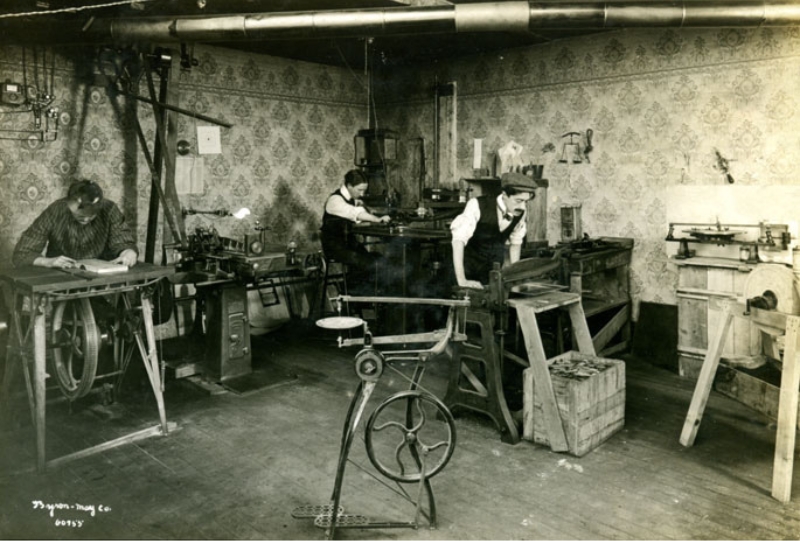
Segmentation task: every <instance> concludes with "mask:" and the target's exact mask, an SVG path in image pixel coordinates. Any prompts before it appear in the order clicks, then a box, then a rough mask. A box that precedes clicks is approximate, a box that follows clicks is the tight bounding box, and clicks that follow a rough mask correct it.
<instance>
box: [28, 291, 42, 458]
mask: <svg viewBox="0 0 800 541" xmlns="http://www.w3.org/2000/svg"><path fill="white" fill-rule="evenodd" d="M37 301H38V299H36V297H32V298H31V312H32V316H33V390H34V397H33V402H34V407H35V410H36V411H35V419H36V427H35V428H36V470H37V471H40V472H43V471H44V470H45V468H46V462H47V460H46V455H45V432H46V430H45V429H46V427H47V424H46V419H45V410H46V402H45V400H46V385H47V365H46V361H47V343H46V336H45V335H46V331H45V319H44V318H45V314H44V308H43V307H40V306H37ZM23 358H24V357H23Z"/></svg>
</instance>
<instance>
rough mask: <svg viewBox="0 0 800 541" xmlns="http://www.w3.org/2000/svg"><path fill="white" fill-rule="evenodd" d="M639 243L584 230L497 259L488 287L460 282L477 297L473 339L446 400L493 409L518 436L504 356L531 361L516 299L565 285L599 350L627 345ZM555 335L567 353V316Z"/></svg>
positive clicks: (457, 361) (504, 431)
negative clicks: (516, 256)
mask: <svg viewBox="0 0 800 541" xmlns="http://www.w3.org/2000/svg"><path fill="white" fill-rule="evenodd" d="M632 248H633V239H628V238H609V237H605V238H598V239H590V238H589V237H588V236H584V237H583V238H581V239H580V240H577V241H573V242H564V243H559V244H557V245H556V246H554V247H547V248H534V249H531V250H528V251H525V252H523V259H521V260H520V261H518V262H516V263H514V264H513V265H509V266H506V267H505V268H502V269H500V268H499V266H497V265H496V266H495V269H494V270H492V271H491V272H490V276H489V283H488V285H486V286H485V287H484V289H482V290H477V289H470V288H458V287H457V288H455V294H456V296H457V297H459V298H463V299H469V300H470V309H469V310H468V313H467V335H468V336H469V338H470V339H469V340H468V341H467V342H466V343H463V344H456V345H455V346H454V359H453V362H452V363H451V365H450V376H449V383H448V390H447V394H446V396H445V399H444V402H445V404H446V405H447V406H448V408H450V409H451V410H457V409H458V408H464V409H468V410H472V411H476V412H479V413H483V414H486V415H488V416H489V417H490V418H491V419H492V420H493V421H494V423H495V425H496V426H497V428H498V429H499V431H500V434H501V439H502V440H503V441H504V442H506V443H511V444H516V443H518V442H519V440H520V432H519V427H518V420H517V419H515V416H514V415H513V414H512V411H511V409H510V408H509V406H508V403H507V401H506V392H505V390H504V385H503V376H504V361H505V359H509V360H512V361H514V362H515V363H516V364H518V365H521V366H523V367H527V366H528V364H529V362H528V360H527V359H525V358H524V353H523V355H522V356H521V355H520V354H519V353H518V350H519V346H520V340H519V337H518V334H519V333H518V332H514V333H513V334H512V333H511V332H510V328H511V324H512V323H513V324H514V325H515V326H516V321H515V320H514V318H513V316H512V317H510V312H511V311H510V310H509V301H510V300H511V301H512V302H513V300H514V299H519V298H526V297H538V298H541V299H543V300H544V299H546V298H547V296H548V295H551V296H552V293H554V292H559V291H570V292H572V293H578V294H581V303H582V305H583V308H584V312H585V314H586V319H587V320H588V321H589V324H590V328H591V329H592V331H593V332H592V342H593V344H594V347H595V349H596V350H597V351H598V352H601V351H602V352H604V353H611V352H613V351H619V350H621V349H624V348H625V347H626V346H627V342H628V341H629V339H630V293H629V284H628V276H627V275H628V265H629V264H630V260H631V254H632ZM550 336H551V338H552V340H551V342H552V343H551V344H549V345H550V348H551V349H552V350H553V351H554V352H555V353H562V352H563V351H564V349H565V346H564V340H565V332H564V329H563V328H562V325H561V320H560V318H559V319H556V321H555V322H553V329H551V332H550ZM567 338H572V339H574V337H567ZM567 349H569V348H567ZM523 350H524V347H523Z"/></svg>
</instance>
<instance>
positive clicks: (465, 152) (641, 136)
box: [379, 29, 800, 313]
mask: <svg viewBox="0 0 800 541" xmlns="http://www.w3.org/2000/svg"><path fill="white" fill-rule="evenodd" d="M799 61H800V29H761V30H743V29H714V30H676V29H661V30H625V31H617V32H613V33H606V34H597V35H593V36H589V37H583V38H580V39H571V40H564V41H555V42H552V43H549V44H547V45H540V46H533V47H527V48H519V49H513V50H507V51H504V52H503V53H501V54H486V55H483V56H478V57H474V58H469V59H464V60H458V61H455V62H452V63H449V64H447V65H435V66H429V67H428V68H427V69H419V68H415V69H413V70H407V71H396V72H393V73H391V74H385V77H384V78H383V79H382V81H381V85H379V88H380V89H381V94H379V95H380V96H381V100H380V102H381V103H382V104H383V107H381V108H380V115H379V116H380V118H381V122H382V123H383V125H384V126H391V127H393V128H395V129H397V130H399V131H400V132H401V134H402V137H403V138H405V139H406V140H411V139H413V138H418V137H424V138H425V140H426V142H430V141H431V140H432V139H433V130H432V127H431V119H432V118H433V101H434V98H433V84H434V81H435V80H437V79H438V81H440V82H450V81H454V82H456V86H457V93H458V105H457V107H458V110H457V117H458V119H457V141H458V145H457V151H456V152H457V156H456V158H457V174H456V175H455V176H450V177H449V178H447V177H441V178H440V183H441V184H442V185H444V186H445V187H458V179H460V178H462V177H470V176H472V159H473V139H474V138H480V139H483V150H484V152H483V165H484V166H486V165H487V164H488V163H490V159H491V153H492V152H495V151H496V150H497V149H499V148H501V147H502V146H503V145H505V144H506V143H507V142H509V141H515V142H517V143H518V144H520V145H522V146H523V147H524V149H525V150H524V152H523V155H522V158H523V161H524V163H540V164H545V170H544V176H545V177H546V178H548V179H549V181H550V187H549V189H548V193H547V198H548V207H549V210H548V237H549V240H550V242H551V243H554V242H558V241H559V240H560V239H559V235H560V229H559V208H560V207H561V206H562V205H574V204H580V205H582V218H583V230H584V231H585V232H588V233H589V234H590V235H591V236H592V237H599V236H621V237H633V238H635V239H636V246H635V249H634V257H633V264H632V272H631V285H632V290H633V295H634V299H635V301H636V310H635V313H638V301H642V300H644V301H651V302H659V303H669V304H674V303H675V296H674V290H675V287H676V285H677V276H676V268H675V266H674V265H671V264H669V263H668V260H667V252H666V245H667V243H666V242H665V241H664V237H665V236H666V233H667V221H666V214H667V213H666V210H667V209H666V203H667V199H666V189H667V187H669V186H675V185H681V184H685V185H720V186H722V185H724V184H725V180H724V177H723V175H722V173H721V172H720V171H719V170H718V169H716V168H715V167H714V166H715V164H716V160H715V155H714V149H715V148H716V149H718V150H719V151H720V153H721V154H723V155H724V156H725V157H726V158H729V159H730V168H731V173H732V175H733V177H734V178H735V179H736V182H737V185H756V186H757V185H775V184H778V185H786V186H787V187H788V186H789V185H793V186H800V179H798V177H797V176H796V175H795V174H794V167H795V166H796V163H797V160H798V158H799V157H800V152H799V151H798V150H799V149H800V133H799V132H798V131H797V129H796V124H797V117H798V105H799V104H800V102H799V101H798V97H797V92H796V89H797V88H799V87H798V83H800V69H798V68H800V62H799ZM587 129H592V131H593V139H592V143H593V147H594V149H593V151H592V152H591V153H590V155H589V157H590V160H591V163H586V162H584V163H581V164H573V163H569V164H561V163H559V162H558V158H559V157H560V154H561V150H562V148H563V144H564V143H565V142H566V141H567V140H568V139H563V138H562V135H564V134H565V133H567V132H571V131H576V132H585V131H586V130H587ZM547 143H552V144H553V145H554V146H555V148H556V151H555V152H549V153H543V152H542V148H543V147H544V146H545V145H546V144H547ZM403 150H406V149H405V148H403ZM426 156H427V157H428V158H430V156H431V153H430V151H429V150H428V151H427V152H426ZM406 158H407V157H406ZM442 159H444V160H446V159H448V157H447V156H443V158H442ZM407 161H408V160H407V159H406V162H407ZM431 170H432V164H431V165H429V166H428V171H431ZM442 170H445V168H442ZM396 178H397V179H398V180H399V179H401V178H404V175H403V174H398V175H396ZM405 178H408V177H407V176H405ZM412 186H413V185H409V184H406V185H405V186H403V188H402V189H403V190H406V191H408V190H411V189H412ZM707 205H708V212H707V213H706V212H703V215H702V216H698V217H697V218H696V219H697V220H698V221H704V220H708V218H709V216H714V215H715V214H717V215H720V218H721V219H722V220H723V222H724V220H725V218H724V209H720V208H719V207H718V206H716V205H715V202H714V201H708V202H707ZM775 205H781V201H775ZM798 214H800V212H798ZM765 215H766V216H769V209H754V215H753V223H757V221H758V220H759V219H761V218H763V217H764V216H765ZM673 247H674V245H673Z"/></svg>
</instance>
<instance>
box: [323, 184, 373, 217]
mask: <svg viewBox="0 0 800 541" xmlns="http://www.w3.org/2000/svg"><path fill="white" fill-rule="evenodd" d="M340 190H341V192H342V196H343V197H339V195H338V194H337V195H332V196H330V197H328V201H327V202H326V203H325V212H327V213H328V214H333V215H334V216H339V217H340V218H344V219H346V220H350V221H351V222H356V223H358V222H360V221H361V220H360V216H361V215H362V214H364V213H365V212H368V211H367V209H366V208H364V206H363V203H361V201H359V200H358V199H353V196H352V195H350V192H349V191H348V189H347V187H346V186H342V187H341V188H340ZM348 201H354V202H355V204H356V206H353V205H351V204H350V203H348Z"/></svg>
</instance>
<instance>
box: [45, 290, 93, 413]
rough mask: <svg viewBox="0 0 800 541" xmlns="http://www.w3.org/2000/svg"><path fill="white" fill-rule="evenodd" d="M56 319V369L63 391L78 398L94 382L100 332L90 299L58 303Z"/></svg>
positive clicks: (53, 357)
mask: <svg viewBox="0 0 800 541" xmlns="http://www.w3.org/2000/svg"><path fill="white" fill-rule="evenodd" d="M52 321H53V324H52V335H51V338H52V342H51V345H52V346H53V351H52V353H53V355H52V358H51V362H52V372H53V374H54V375H55V378H56V381H57V382H58V385H59V386H60V387H61V391H62V392H63V393H64V394H65V395H66V396H67V398H69V399H71V400H74V399H76V398H80V397H82V396H84V395H86V394H87V393H88V392H89V390H91V388H92V384H93V383H94V379H95V375H96V374H97V358H98V352H99V350H100V332H99V331H98V327H97V323H96V321H95V318H94V313H93V312H92V305H91V304H90V302H89V299H74V300H69V301H62V302H59V303H57V304H55V306H54V308H53V318H52Z"/></svg>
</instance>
